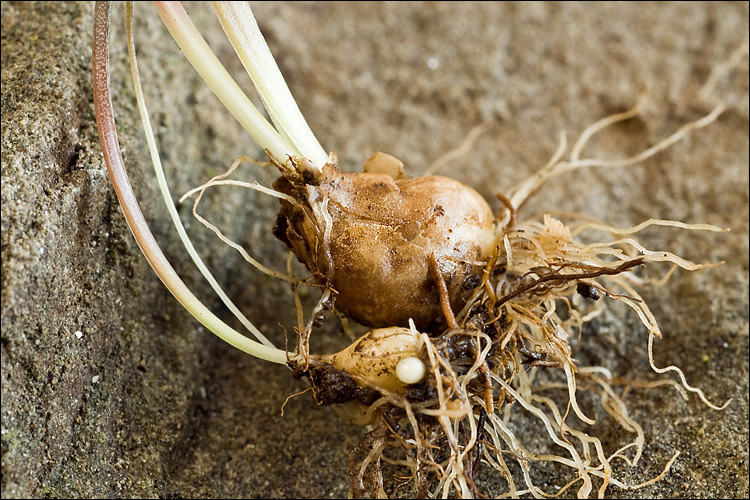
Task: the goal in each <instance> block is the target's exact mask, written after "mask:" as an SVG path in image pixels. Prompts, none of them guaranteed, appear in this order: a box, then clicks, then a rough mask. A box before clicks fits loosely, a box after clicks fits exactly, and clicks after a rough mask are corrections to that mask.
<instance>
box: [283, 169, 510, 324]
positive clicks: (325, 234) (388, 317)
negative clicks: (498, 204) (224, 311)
mask: <svg viewBox="0 0 750 500" xmlns="http://www.w3.org/2000/svg"><path fill="white" fill-rule="evenodd" d="M389 158H392V157H388V156H387V155H382V154H376V155H374V156H373V158H371V159H370V160H368V162H367V163H366V164H365V170H366V172H362V173H344V172H341V171H340V170H339V169H338V167H336V165H335V164H333V163H328V164H326V165H325V166H324V168H323V171H322V174H320V175H319V176H317V178H315V179H311V176H310V175H306V176H302V175H300V176H299V177H298V179H300V180H296V179H290V176H289V175H287V176H286V177H282V178H281V179H279V180H278V181H276V183H275V184H274V187H275V188H276V189H278V190H279V191H282V192H284V193H286V194H289V195H290V196H292V197H294V198H295V199H296V200H297V201H298V203H297V204H296V205H292V204H291V203H289V202H288V201H282V202H281V204H282V208H281V211H280V213H279V215H278V218H277V221H276V227H275V231H274V234H276V235H277V237H279V238H280V239H281V240H282V241H284V242H285V243H286V244H287V246H289V248H290V249H291V250H292V251H293V252H294V254H295V255H296V256H297V258H298V259H299V260H300V261H301V262H303V263H304V264H305V265H306V266H307V268H308V269H309V270H310V271H311V272H312V274H313V276H314V277H315V279H316V280H317V281H318V283H321V284H325V285H328V286H330V287H331V288H333V289H334V290H335V291H336V292H337V294H336V298H335V307H336V309H337V310H338V311H339V312H341V313H343V314H345V315H346V316H349V317H351V318H352V319H354V320H356V321H358V322H360V323H362V324H364V325H368V326H373V327H391V326H408V322H409V319H410V318H411V319H413V320H414V323H415V325H416V327H417V329H419V330H421V331H428V330H430V329H433V328H435V327H438V326H440V325H441V324H444V323H445V320H444V317H443V313H442V311H441V308H440V297H439V294H438V287H437V283H436V281H435V276H434V274H435V273H434V272H433V273H431V272H430V255H431V254H434V255H435V259H436V261H437V264H438V269H439V272H440V275H441V277H442V279H443V280H444V281H445V283H446V285H447V289H448V296H449V298H450V303H451V307H452V308H453V310H454V311H456V312H457V311H458V310H460V308H461V307H463V305H464V303H465V301H466V299H467V298H468V296H469V295H470V294H471V292H472V290H473V289H474V288H476V286H477V285H478V284H479V283H480V282H481V273H482V271H483V266H482V265H481V264H480V263H481V262H482V261H483V260H485V259H486V258H487V257H488V256H489V255H490V254H491V252H492V251H493V249H494V245H495V240H494V218H493V215H492V210H491V209H490V207H489V205H488V204H487V202H486V201H485V200H484V198H482V197H481V196H480V195H479V194H478V193H477V192H476V191H474V190H473V189H471V188H470V187H468V186H465V185H464V184H461V183H460V182H458V181H455V180H453V179H449V178H447V177H441V176H424V177H415V178H404V177H403V174H402V173H401V172H402V170H401V168H400V162H399V165H398V168H396V169H394V168H393V163H392V162H389V161H388V159H389ZM393 160H394V161H396V162H397V161H398V160H395V159H393ZM383 171H385V172H388V174H384V173H375V172H383ZM389 174H390V175H389ZM394 177H395V178H394ZM303 178H305V179H306V180H305V181H301V179H303ZM329 216H330V218H329Z"/></svg>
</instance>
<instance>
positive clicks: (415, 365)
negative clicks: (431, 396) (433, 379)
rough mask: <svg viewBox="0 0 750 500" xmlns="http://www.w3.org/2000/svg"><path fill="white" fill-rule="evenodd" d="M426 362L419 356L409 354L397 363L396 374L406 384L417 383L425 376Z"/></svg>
mask: <svg viewBox="0 0 750 500" xmlns="http://www.w3.org/2000/svg"><path fill="white" fill-rule="evenodd" d="M424 373H425V368H424V363H422V361H421V360H420V359H418V358H415V357H413V356H409V357H408V358H404V359H402V360H401V361H399V362H398V364H397V365H396V376H397V377H398V379H399V380H400V381H401V382H403V383H404V384H416V383H417V382H419V381H421V380H422V379H423V378H424Z"/></svg>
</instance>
